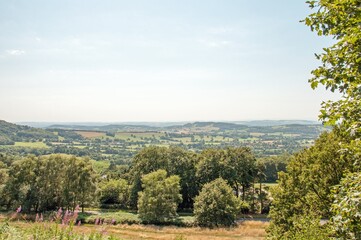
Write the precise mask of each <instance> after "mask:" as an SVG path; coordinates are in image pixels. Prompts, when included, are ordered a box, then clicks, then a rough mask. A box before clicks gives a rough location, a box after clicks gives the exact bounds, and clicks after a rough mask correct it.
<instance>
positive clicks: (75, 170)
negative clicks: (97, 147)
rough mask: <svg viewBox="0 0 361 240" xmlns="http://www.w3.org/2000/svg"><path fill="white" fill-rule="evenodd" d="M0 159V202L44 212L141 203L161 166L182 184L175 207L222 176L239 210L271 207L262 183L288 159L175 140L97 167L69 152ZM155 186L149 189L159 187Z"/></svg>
mask: <svg viewBox="0 0 361 240" xmlns="http://www.w3.org/2000/svg"><path fill="white" fill-rule="evenodd" d="M0 160H1V161H0V186H1V187H0V191H1V196H2V198H1V200H0V201H1V202H0V204H1V205H2V206H3V208H7V209H11V208H16V207H18V206H22V208H23V209H24V211H29V212H30V211H35V212H42V211H48V210H55V209H57V208H59V207H64V208H67V209H73V208H74V207H75V206H76V205H80V206H81V207H87V206H100V207H106V208H131V209H139V208H140V207H141V206H142V204H141V203H144V202H145V201H146V200H145V199H144V196H147V195H146V193H147V191H148V192H149V191H150V190H149V187H148V189H147V188H146V185H147V181H146V179H145V176H147V175H149V174H155V172H157V171H163V172H162V173H161V174H160V173H159V174H160V175H162V177H156V178H159V179H161V178H163V180H164V181H165V179H168V178H171V179H177V181H176V183H174V184H175V185H174V186H178V185H179V187H178V188H176V187H174V186H173V187H171V188H170V189H173V190H174V189H178V190H177V191H176V192H177V194H179V196H180V197H175V198H174V199H175V203H173V205H172V206H173V208H172V209H173V210H172V211H173V212H174V211H177V210H187V211H193V208H194V201H195V199H196V196H198V195H199V194H200V192H201V190H202V188H203V186H205V185H207V184H209V183H211V182H213V181H215V180H217V179H218V181H220V180H219V179H222V181H224V184H226V185H227V186H229V188H230V189H231V190H230V191H231V192H232V195H233V196H235V197H236V198H237V199H238V200H239V201H240V202H239V209H238V210H241V211H243V212H244V213H246V212H267V211H268V205H269V199H268V196H267V195H268V194H267V192H266V191H265V190H266V187H264V186H263V187H262V183H263V182H265V181H267V180H274V177H275V174H276V173H275V172H276V171H278V170H280V169H281V168H282V166H284V165H285V162H286V161H287V156H285V157H284V160H282V161H284V163H280V162H279V161H278V160H275V159H262V160H258V161H257V160H256V158H255V157H254V155H253V153H252V152H251V150H250V149H249V148H245V147H239V148H224V149H206V150H204V151H202V152H200V153H195V152H192V151H188V150H185V149H183V148H180V147H176V146H170V147H169V148H167V147H156V146H151V147H146V148H144V149H142V150H141V151H139V152H138V153H137V154H136V155H135V157H134V158H133V159H132V162H131V164H130V165H117V164H115V163H114V162H113V163H111V164H110V166H109V167H108V168H107V169H105V170H103V171H101V172H96V171H95V170H94V169H93V166H92V164H91V161H90V160H89V159H88V158H79V157H74V156H69V155H48V156H38V157H36V156H27V157H9V155H4V154H2V155H0ZM282 161H281V162H282ZM283 164H284V165H283ZM271 165H272V167H270V166H271ZM273 165H274V166H273ZM164 174H165V175H164ZM267 176H269V177H267ZM148 182H149V181H148ZM159 184H160V183H159ZM222 184H223V183H222ZM222 184H221V185H222ZM224 184H223V185H224ZM148 185H149V184H148ZM164 186H165V185H163V187H162V189H164V188H165V187H164ZM153 187H154V186H153ZM150 188H152V187H150ZM157 189H158V188H156V189H152V190H151V191H150V192H157V191H160V190H159V189H158V190H157ZM164 194H166V193H164ZM158 196H159V197H161V196H162V194H161V192H157V194H156V195H155V198H157V197H158ZM168 198H169V197H166V199H168ZM146 199H149V197H147V198H146ZM238 200H237V201H238ZM166 201H167V200H164V199H163V200H162V201H161V202H166ZM148 205H149V204H148ZM174 206H176V207H175V209H174ZM163 208H165V206H163ZM139 211H140V210H139ZM145 215H146V214H145ZM157 215H159V214H156V216H157ZM173 215H174V214H173ZM164 219H169V218H164ZM152 221H153V220H152ZM153 222H154V221H153Z"/></svg>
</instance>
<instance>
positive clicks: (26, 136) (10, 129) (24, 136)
mask: <svg viewBox="0 0 361 240" xmlns="http://www.w3.org/2000/svg"><path fill="white" fill-rule="evenodd" d="M43 139H50V140H56V139H58V136H57V135H55V134H54V133H53V132H50V131H47V130H44V129H40V128H33V127H29V126H24V125H17V124H14V123H9V122H6V121H4V120H0V145H12V144H14V142H21V141H42V140H43Z"/></svg>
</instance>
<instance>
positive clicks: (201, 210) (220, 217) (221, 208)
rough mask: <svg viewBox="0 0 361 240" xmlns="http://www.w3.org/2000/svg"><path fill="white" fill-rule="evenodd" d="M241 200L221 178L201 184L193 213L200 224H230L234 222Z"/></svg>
mask: <svg viewBox="0 0 361 240" xmlns="http://www.w3.org/2000/svg"><path fill="white" fill-rule="evenodd" d="M240 206H241V201H240V200H239V199H238V198H237V197H236V196H235V195H234V194H233V191H232V188H231V187H230V186H229V185H228V184H227V182H226V181H225V180H223V179H222V178H218V179H216V180H214V181H212V182H210V183H207V184H205V185H204V186H203V188H202V190H201V192H200V194H199V195H198V196H197V197H196V199H195V203H194V215H195V218H196V222H197V223H198V224H199V225H200V226H207V227H213V226H231V225H233V224H234V223H235V221H236V217H237V213H238V211H239V208H240Z"/></svg>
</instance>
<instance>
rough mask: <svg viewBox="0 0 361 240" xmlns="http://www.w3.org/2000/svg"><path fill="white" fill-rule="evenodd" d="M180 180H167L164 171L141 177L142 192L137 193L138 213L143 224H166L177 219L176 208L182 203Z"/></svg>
mask: <svg viewBox="0 0 361 240" xmlns="http://www.w3.org/2000/svg"><path fill="white" fill-rule="evenodd" d="M179 182H180V178H179V177H178V176H176V175H173V176H170V177H168V178H167V172H166V171H165V170H158V171H156V172H152V173H149V174H147V175H144V176H143V177H142V183H143V184H142V187H143V188H144V190H143V192H140V193H139V201H138V213H139V218H140V219H141V220H142V222H144V223H166V222H171V221H174V220H175V219H176V218H177V206H178V204H179V203H180V202H181V201H182V195H181V194H179V191H180V185H179Z"/></svg>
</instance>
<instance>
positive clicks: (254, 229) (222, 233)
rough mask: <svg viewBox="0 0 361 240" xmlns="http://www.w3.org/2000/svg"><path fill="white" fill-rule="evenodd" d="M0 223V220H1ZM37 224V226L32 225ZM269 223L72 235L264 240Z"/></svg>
mask: <svg viewBox="0 0 361 240" xmlns="http://www.w3.org/2000/svg"><path fill="white" fill-rule="evenodd" d="M0 222H1V219H0ZM31 224H34V223H30V222H22V221H20V222H12V223H11V225H12V226H15V227H18V228H21V229H24V228H29V227H31V226H32V225H31ZM35 224H38V223H35ZM267 226H268V223H264V222H257V221H247V222H244V223H242V224H239V225H238V226H237V227H234V228H218V229H206V228H199V227H188V228H186V227H171V226H166V227H160V226H154V225H148V226H146V225H116V226H112V225H103V226H97V225H90V224H86V225H81V226H75V227H74V232H77V233H84V234H90V233H92V232H103V233H104V232H105V233H106V234H107V235H112V236H116V237H118V238H120V239H127V240H130V239H132V240H138V239H153V240H155V239H159V240H161V239H162V240H166V239H171V240H174V239H182V240H221V239H222V240H230V239H243V240H253V239H264V238H265V236H266V231H265V229H266V227H267Z"/></svg>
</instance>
